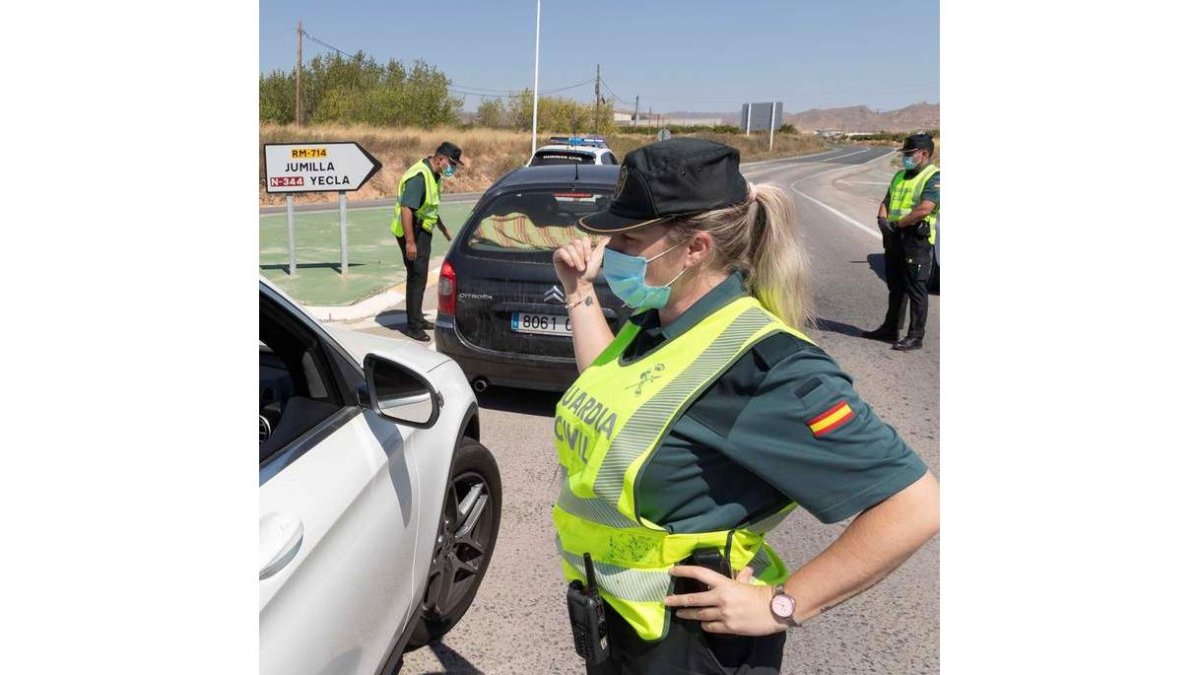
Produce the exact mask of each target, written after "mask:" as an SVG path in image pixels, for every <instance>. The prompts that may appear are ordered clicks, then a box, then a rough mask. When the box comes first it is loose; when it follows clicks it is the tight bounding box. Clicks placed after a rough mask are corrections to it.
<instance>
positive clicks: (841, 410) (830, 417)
mask: <svg viewBox="0 0 1200 675" xmlns="http://www.w3.org/2000/svg"><path fill="white" fill-rule="evenodd" d="M852 419H854V410H852V409H851V408H850V404H849V403H846V402H845V401H838V402H837V403H835V404H834V405H833V407H832V408H830V409H829V410H826V411H825V412H823V413H821V414H820V415H817V416H816V417H814V418H813V419H811V420H809V421H808V428H809V429H812V432H813V436H824V435H825V434H828V433H829V432H831V431H833V430H834V429H837V428H838V427H840V426H842V425H843V424H845V423H846V422H849V421H850V420H852Z"/></svg>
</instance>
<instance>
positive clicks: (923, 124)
mask: <svg viewBox="0 0 1200 675" xmlns="http://www.w3.org/2000/svg"><path fill="white" fill-rule="evenodd" d="M941 110H942V109H941V105H940V104H938V103H924V102H921V103H915V104H913V105H910V106H908V107H905V108H900V109H899V110H871V109H870V108H868V107H867V106H865V105H856V106H852V107H849V108H826V109H813V110H805V111H804V112H802V113H796V114H794V115H788V114H784V116H783V117H784V119H785V120H787V121H788V122H790V123H791V124H792V125H794V126H795V127H796V128H797V129H799V130H801V131H816V130H818V129H828V130H830V131H922V130H931V129H937V128H939V127H940V126H941V120H942V115H941Z"/></svg>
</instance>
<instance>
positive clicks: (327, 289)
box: [258, 202, 475, 306]
mask: <svg viewBox="0 0 1200 675" xmlns="http://www.w3.org/2000/svg"><path fill="white" fill-rule="evenodd" d="M474 206H475V203H474V202H449V203H443V204H442V205H441V215H442V221H443V222H444V223H446V226H447V227H448V228H450V233H451V235H453V234H454V233H456V232H458V230H459V228H460V227H462V225H463V223H465V222H466V220H467V216H468V215H470V213H471V209H472V208H474ZM391 222H392V207H390V206H385V207H379V208H370V209H351V210H347V211H346V233H347V240H348V241H349V247H350V251H349V258H350V268H349V270H348V271H347V273H346V275H345V276H344V277H343V276H342V274H341V266H342V264H341V260H342V254H341V248H340V246H341V244H340V242H341V230H340V225H339V215H338V212H337V210H333V211H320V212H316V213H296V214H295V227H296V275H295V276H294V277H293V276H289V275H288V243H287V214H286V213H281V214H271V215H265V216H260V217H259V225H258V265H259V272H260V273H261V274H262V275H263V276H264V277H266V278H268V279H270V280H271V282H272V283H274V284H275V285H276V286H279V287H280V288H282V289H283V290H284V292H285V293H287V294H288V295H290V296H292V297H293V298H295V299H296V300H297V301H298V302H300V303H301V304H304V305H333V306H337V305H352V304H354V303H356V302H358V301H359V300H363V299H365V298H369V297H371V296H372V295H376V294H378V293H382V292H383V291H386V290H387V289H389V288H392V287H393V286H396V285H398V284H401V283H404V262H403V259H402V255H403V253H402V251H401V250H400V246H399V245H398V244H397V243H396V237H395V236H394V235H393V234H392V230H391V227H390V225H391ZM449 244H450V242H448V241H446V239H445V237H443V236H442V233H441V232H440V231H438V230H437V229H434V231H433V250H432V252H431V253H430V256H429V257H430V259H435V258H439V257H441V256H444V255H445V254H446V250H447V248H448V247H449ZM430 274H431V275H433V276H435V277H436V276H437V274H438V270H431V271H430Z"/></svg>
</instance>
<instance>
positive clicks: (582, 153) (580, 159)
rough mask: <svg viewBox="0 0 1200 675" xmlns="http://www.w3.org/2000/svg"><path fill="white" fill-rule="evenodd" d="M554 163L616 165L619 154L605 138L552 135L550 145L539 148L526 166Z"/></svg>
mask: <svg viewBox="0 0 1200 675" xmlns="http://www.w3.org/2000/svg"><path fill="white" fill-rule="evenodd" d="M553 164H600V165H611V166H616V165H618V164H620V162H618V161H617V156H616V155H615V154H614V153H613V151H612V150H610V149H609V148H608V144H607V143H605V142H604V139H603V138H598V137H585V136H551V137H550V145H543V146H542V147H540V148H538V149H537V151H536V152H534V153H533V156H532V157H530V158H529V161H528V162H526V163H525V166H548V165H553Z"/></svg>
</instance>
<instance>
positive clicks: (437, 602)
mask: <svg viewBox="0 0 1200 675" xmlns="http://www.w3.org/2000/svg"><path fill="white" fill-rule="evenodd" d="M450 476H451V478H450V481H449V484H448V485H447V486H446V497H445V499H444V500H443V507H442V519H441V522H440V523H439V530H438V542H437V543H436V544H435V545H434V554H433V562H432V564H431V565H430V569H429V578H428V580H427V582H426V588H425V595H424V596H423V597H422V600H421V609H420V611H419V614H418V615H417V617H416V621H417V626H416V628H415V629H414V630H413V634H412V637H411V638H409V641H408V644H407V645H406V646H405V651H411V650H413V649H418V648H420V647H424V646H425V645H427V644H429V643H430V642H433V641H435V640H439V639H441V638H442V636H444V635H445V634H446V633H448V632H449V631H450V629H451V628H453V627H454V625H455V624H456V623H458V621H459V619H461V618H462V617H463V615H464V614H466V613H467V610H468V609H469V608H470V607H471V603H472V602H473V601H474V599H475V593H476V592H478V590H479V584H480V583H481V582H482V581H483V577H484V575H485V574H486V573H487V568H488V564H489V563H490V562H491V560H492V551H493V550H494V549H495V547H496V534H497V532H498V531H499V529H500V509H501V496H502V495H501V487H500V469H499V468H498V467H497V466H496V459H495V458H494V457H493V456H492V453H491V451H489V450H488V449H487V448H486V447H484V446H483V445H482V444H480V443H479V441H476V440H475V439H473V438H464V439H462V440H461V441H459V444H458V448H457V449H456V450H455V452H454V462H453V463H452V465H451V467H450ZM476 490H478V491H479V492H478V494H473V493H474V492H475V491H476ZM482 498H485V499H484V501H483V503H482V504H480V500H481V499H482ZM464 508H465V509H466V513H465V514H464V513H462V510H463V509H464ZM476 509H478V510H479V511H480V513H479V515H478V516H477V517H475V518H474V523H471V522H470V521H471V519H472V513H473V511H474V510H476ZM464 528H465V529H464ZM447 583H448V584H449V586H447Z"/></svg>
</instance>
